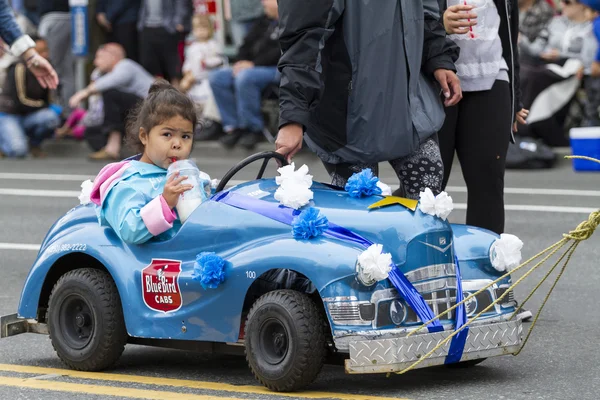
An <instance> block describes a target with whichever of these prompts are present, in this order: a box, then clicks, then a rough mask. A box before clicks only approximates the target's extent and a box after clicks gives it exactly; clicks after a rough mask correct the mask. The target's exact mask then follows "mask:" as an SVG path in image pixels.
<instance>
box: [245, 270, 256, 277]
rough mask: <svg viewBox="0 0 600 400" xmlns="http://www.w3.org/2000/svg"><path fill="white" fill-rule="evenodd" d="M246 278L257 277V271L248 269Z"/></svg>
mask: <svg viewBox="0 0 600 400" xmlns="http://www.w3.org/2000/svg"><path fill="white" fill-rule="evenodd" d="M246 278H248V279H256V271H246Z"/></svg>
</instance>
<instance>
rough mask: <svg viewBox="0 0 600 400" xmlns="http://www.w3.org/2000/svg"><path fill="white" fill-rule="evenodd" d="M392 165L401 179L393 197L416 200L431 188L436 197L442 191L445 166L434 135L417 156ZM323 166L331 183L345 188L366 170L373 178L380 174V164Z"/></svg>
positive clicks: (391, 162)
mask: <svg viewBox="0 0 600 400" xmlns="http://www.w3.org/2000/svg"><path fill="white" fill-rule="evenodd" d="M389 163H390V165H391V166H392V168H393V169H394V172H396V175H397V176H398V179H399V180H400V186H399V188H398V190H396V191H395V192H394V193H393V195H394V196H401V197H407V198H409V199H415V200H416V199H419V194H420V193H421V192H422V191H424V190H425V188H429V189H431V191H432V192H433V194H435V195H437V194H438V193H439V192H440V191H441V190H442V178H443V176H444V172H443V168H444V167H443V164H442V159H441V156H440V149H439V147H438V143H437V140H436V138H435V135H434V136H433V137H431V138H429V139H427V140H425V141H424V142H423V143H422V144H421V146H420V147H419V148H418V149H417V150H416V151H415V152H414V153H412V154H409V155H408V156H406V157H403V158H398V159H396V160H391V161H390V162H389ZM323 165H324V166H325V169H326V170H327V172H328V173H329V176H331V183H332V184H333V185H335V186H340V187H344V186H346V182H348V179H349V178H350V177H351V176H352V175H353V174H354V173H356V172H360V171H362V170H363V169H366V168H370V169H371V171H373V174H374V175H379V165H378V164H377V163H372V164H350V163H341V164H330V163H326V162H324V161H323Z"/></svg>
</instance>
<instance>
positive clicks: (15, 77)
mask: <svg viewBox="0 0 600 400" xmlns="http://www.w3.org/2000/svg"><path fill="white" fill-rule="evenodd" d="M34 39H35V40H34V41H35V50H36V51H37V53H38V54H39V55H40V56H41V57H43V58H44V59H48V46H47V44H46V41H45V40H43V39H40V38H34ZM59 114H60V112H58V113H57V112H56V111H55V110H54V109H52V108H51V107H50V91H49V90H48V89H47V88H43V87H42V85H41V84H40V82H39V81H38V80H37V79H36V77H35V75H34V74H33V73H32V72H31V71H30V70H28V69H27V67H26V66H25V62H24V61H20V60H18V61H17V62H15V63H14V64H12V65H11V66H10V67H9V68H8V71H7V74H6V78H5V81H4V87H3V89H2V92H1V94H0V157H1V156H2V155H5V156H8V157H24V156H26V155H27V153H28V152H29V148H30V146H31V154H32V155H33V156H34V157H43V156H44V155H45V154H44V153H43V152H42V150H41V149H40V145H41V143H42V141H43V140H44V139H47V138H49V137H51V136H52V135H53V133H54V130H55V129H56V128H57V127H58V125H59V124H60V117H59ZM28 141H29V144H28Z"/></svg>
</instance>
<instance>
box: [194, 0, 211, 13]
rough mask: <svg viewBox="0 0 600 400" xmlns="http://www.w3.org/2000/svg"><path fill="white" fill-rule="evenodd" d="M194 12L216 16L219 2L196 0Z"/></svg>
mask: <svg viewBox="0 0 600 400" xmlns="http://www.w3.org/2000/svg"><path fill="white" fill-rule="evenodd" d="M194 12H195V13H196V14H203V15H206V14H209V15H210V14H213V15H214V14H216V13H217V2H216V1H215V0H194Z"/></svg>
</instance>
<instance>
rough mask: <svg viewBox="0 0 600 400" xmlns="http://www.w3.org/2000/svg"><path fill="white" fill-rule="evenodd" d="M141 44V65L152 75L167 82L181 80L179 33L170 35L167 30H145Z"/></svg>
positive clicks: (141, 37)
mask: <svg viewBox="0 0 600 400" xmlns="http://www.w3.org/2000/svg"><path fill="white" fill-rule="evenodd" d="M140 42H141V52H140V63H141V64H142V66H143V67H144V68H145V69H146V70H147V71H148V72H149V73H150V74H152V75H154V76H162V77H163V78H165V79H166V80H167V81H172V80H173V79H179V78H181V71H180V70H181V66H180V62H179V53H178V52H177V46H178V44H179V35H178V34H177V33H169V32H167V30H166V29H165V28H144V29H143V30H142V33H141V35H140Z"/></svg>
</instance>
